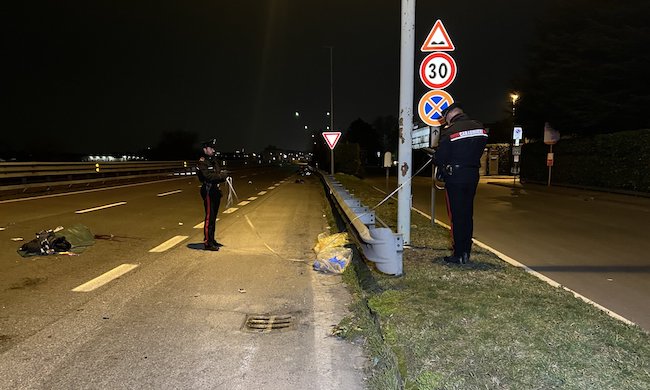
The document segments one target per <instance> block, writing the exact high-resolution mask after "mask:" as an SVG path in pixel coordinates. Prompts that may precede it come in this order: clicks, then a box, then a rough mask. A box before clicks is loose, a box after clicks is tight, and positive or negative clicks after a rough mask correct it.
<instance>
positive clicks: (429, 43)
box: [420, 19, 456, 52]
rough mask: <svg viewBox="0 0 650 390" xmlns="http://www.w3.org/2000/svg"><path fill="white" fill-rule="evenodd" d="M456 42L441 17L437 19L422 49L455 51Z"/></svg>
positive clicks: (425, 50)
mask: <svg viewBox="0 0 650 390" xmlns="http://www.w3.org/2000/svg"><path fill="white" fill-rule="evenodd" d="M454 49H456V48H455V47H454V44H453V43H452V42H451V38H449V34H447V30H446V29H445V26H444V25H443V24H442V21H441V20H440V19H438V20H436V23H435V24H434V25H433V28H432V29H431V32H429V36H427V39H426V40H425V41H424V43H423V44H422V48H421V49H420V51H424V52H427V51H454Z"/></svg>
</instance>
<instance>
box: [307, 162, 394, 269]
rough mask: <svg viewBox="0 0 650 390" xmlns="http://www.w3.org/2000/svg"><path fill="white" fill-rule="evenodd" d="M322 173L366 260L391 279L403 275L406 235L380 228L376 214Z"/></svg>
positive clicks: (332, 197)
mask: <svg viewBox="0 0 650 390" xmlns="http://www.w3.org/2000/svg"><path fill="white" fill-rule="evenodd" d="M319 173H320V176H321V178H322V180H323V183H324V184H325V185H326V187H327V189H328V190H329V194H330V195H331V199H332V200H333V201H334V203H335V206H336V207H337V209H338V210H339V211H340V214H341V217H343V218H344V219H345V224H346V225H347V226H348V232H349V233H350V236H351V237H352V238H353V239H354V240H355V241H356V243H357V244H358V246H359V248H360V249H361V252H362V253H363V256H364V257H365V258H366V259H368V260H369V261H371V262H373V263H374V264H375V267H376V268H377V270H379V271H381V272H383V273H385V274H389V275H396V276H397V275H401V274H402V273H403V265H402V254H403V252H404V240H403V238H402V235H401V234H398V233H393V231H392V230H390V228H388V227H386V226H384V227H376V226H375V223H376V222H381V221H379V220H378V218H376V216H375V212H374V210H371V209H370V208H369V207H367V206H364V205H363V204H361V201H360V200H359V199H356V198H355V197H354V196H353V195H352V194H351V193H350V191H348V190H347V189H345V188H344V187H343V185H342V184H341V183H339V182H338V181H336V179H335V178H334V177H333V176H331V175H327V174H325V173H323V172H319Z"/></svg>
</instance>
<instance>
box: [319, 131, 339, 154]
mask: <svg viewBox="0 0 650 390" xmlns="http://www.w3.org/2000/svg"><path fill="white" fill-rule="evenodd" d="M323 138H325V142H327V146H329V147H330V149H332V150H334V147H335V146H336V143H337V142H339V138H341V132H340V131H326V132H324V133H323Z"/></svg>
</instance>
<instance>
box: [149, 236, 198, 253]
mask: <svg viewBox="0 0 650 390" xmlns="http://www.w3.org/2000/svg"><path fill="white" fill-rule="evenodd" d="M187 237H189V236H174V237H172V238H170V239H169V240H167V241H165V242H163V243H162V244H160V245H158V246H157V247H155V248H153V249H150V250H149V252H164V251H166V250H167V249H170V248H172V247H173V246H174V245H176V244H178V243H180V242H182V241H183V240H185V239H186V238H187Z"/></svg>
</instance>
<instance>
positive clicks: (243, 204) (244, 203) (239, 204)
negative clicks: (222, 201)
mask: <svg viewBox="0 0 650 390" xmlns="http://www.w3.org/2000/svg"><path fill="white" fill-rule="evenodd" d="M249 203H250V202H249V201H247V200H242V201H241V202H239V203H237V206H246V205H247V204H249Z"/></svg>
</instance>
